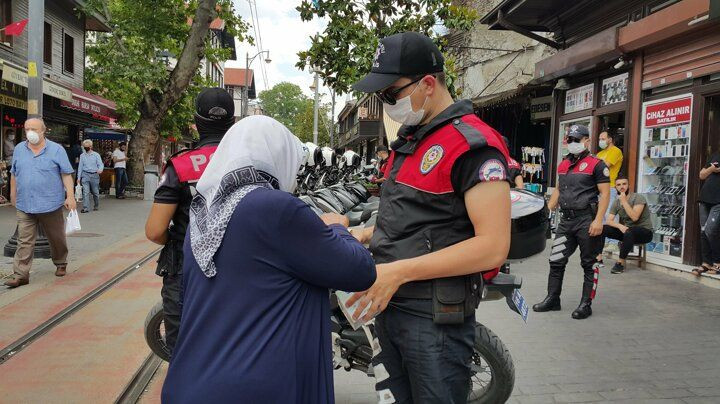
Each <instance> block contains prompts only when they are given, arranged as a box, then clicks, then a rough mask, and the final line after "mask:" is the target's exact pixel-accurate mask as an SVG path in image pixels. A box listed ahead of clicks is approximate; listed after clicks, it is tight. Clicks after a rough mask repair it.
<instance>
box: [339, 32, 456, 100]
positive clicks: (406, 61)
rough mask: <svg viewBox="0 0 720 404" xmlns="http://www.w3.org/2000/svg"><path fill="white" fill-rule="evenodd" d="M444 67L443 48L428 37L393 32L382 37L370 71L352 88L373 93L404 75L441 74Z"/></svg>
mask: <svg viewBox="0 0 720 404" xmlns="http://www.w3.org/2000/svg"><path fill="white" fill-rule="evenodd" d="M444 66H445V58H444V57H443V55H442V53H441V52H440V49H438V47H437V45H435V43H434V42H433V41H432V40H431V39H430V38H428V37H427V36H425V35H423V34H421V33H418V32H403V33H400V34H395V35H390V36H389V37H386V38H383V39H381V40H380V43H379V44H378V48H377V50H376V51H375V57H374V59H373V62H372V68H371V69H370V73H369V74H368V75H367V76H365V77H364V78H363V79H362V80H360V81H358V82H357V83H355V84H353V86H352V88H353V89H354V90H356V91H360V92H363V93H374V92H377V91H380V90H382V89H385V88H387V87H389V86H390V85H391V84H392V83H394V82H396V81H397V80H398V79H399V78H401V77H414V76H419V75H423V74H433V73H441V72H442V71H443V68H444Z"/></svg>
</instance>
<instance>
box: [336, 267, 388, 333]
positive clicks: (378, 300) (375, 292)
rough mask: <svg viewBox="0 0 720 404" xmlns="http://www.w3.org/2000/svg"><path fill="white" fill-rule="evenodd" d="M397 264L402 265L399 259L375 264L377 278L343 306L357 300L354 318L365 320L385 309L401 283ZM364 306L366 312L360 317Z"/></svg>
mask: <svg viewBox="0 0 720 404" xmlns="http://www.w3.org/2000/svg"><path fill="white" fill-rule="evenodd" d="M399 265H402V264H401V261H396V262H393V263H390V264H379V265H377V267H376V270H377V278H376V279H375V283H374V284H373V285H372V287H371V288H370V289H368V290H366V291H364V292H358V293H355V294H353V295H352V296H350V299H348V301H347V302H346V303H345V306H346V307H352V305H353V304H355V302H358V306H357V309H356V310H355V313H353V315H352V316H353V318H354V319H355V320H358V319H360V320H361V321H363V322H367V321H370V320H371V319H372V318H373V317H375V316H377V315H378V314H380V313H381V312H382V311H383V310H385V308H386V307H387V305H388V303H390V299H391V298H392V297H393V295H394V294H395V292H397V290H398V288H399V287H400V285H402V280H401V278H400V276H399V271H398V268H399ZM366 308H368V310H367V313H365V315H364V316H363V317H362V318H360V315H361V314H362V313H363V311H365V309H366Z"/></svg>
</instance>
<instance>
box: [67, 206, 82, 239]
mask: <svg viewBox="0 0 720 404" xmlns="http://www.w3.org/2000/svg"><path fill="white" fill-rule="evenodd" d="M80 230H82V227H80V215H78V213H77V210H75V209H73V210H71V211H70V213H69V214H68V217H67V221H66V222H65V235H70V234H73V233H77V232H79V231H80Z"/></svg>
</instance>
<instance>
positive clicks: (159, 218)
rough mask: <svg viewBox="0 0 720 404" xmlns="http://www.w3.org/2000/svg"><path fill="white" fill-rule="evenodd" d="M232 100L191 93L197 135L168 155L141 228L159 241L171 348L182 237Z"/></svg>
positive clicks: (214, 92) (219, 93)
mask: <svg viewBox="0 0 720 404" xmlns="http://www.w3.org/2000/svg"><path fill="white" fill-rule="evenodd" d="M234 115H235V104H234V101H233V99H232V97H231V96H230V94H228V92H227V91H225V90H223V89H221V88H208V89H204V90H203V91H201V92H200V94H199V95H198V96H197V98H196V99H195V125H196V126H197V130H198V133H199V134H200V141H199V142H198V143H197V145H196V147H195V148H194V149H191V150H183V151H181V152H179V153H177V154H176V155H174V156H171V157H170V158H169V159H168V161H167V163H166V164H165V170H164V172H163V175H162V178H161V179H160V184H159V186H158V189H157V191H156V192H155V202H154V203H153V205H152V209H151V210H150V215H149V216H148V219H147V223H146V224H145V234H146V236H147V238H148V239H149V240H150V241H152V242H154V243H156V244H160V245H163V246H164V247H163V250H162V252H161V254H160V259H159V260H158V266H157V270H156V273H157V274H158V275H159V276H161V277H162V278H163V287H162V292H161V295H162V299H163V312H164V320H165V342H166V343H167V345H168V347H169V348H170V352H172V350H173V348H174V347H175V342H176V340H177V336H178V331H179V327H180V313H181V307H180V296H181V294H182V265H183V242H184V240H185V233H186V231H187V227H188V223H189V221H190V203H191V202H192V197H193V192H194V191H193V189H194V187H195V185H196V184H197V182H198V180H199V179H200V176H202V174H203V172H204V171H205V168H206V167H207V165H208V163H209V162H210V157H211V156H212V155H213V153H215V149H217V145H218V144H219V143H220V140H222V137H223V136H224V135H225V132H227V131H228V129H230V127H231V126H233V124H234V123H235V116H234Z"/></svg>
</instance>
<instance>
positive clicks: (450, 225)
mask: <svg viewBox="0 0 720 404" xmlns="http://www.w3.org/2000/svg"><path fill="white" fill-rule="evenodd" d="M443 66H444V59H443V56H442V53H440V50H439V49H438V48H437V46H436V45H435V44H434V43H433V42H432V41H431V40H430V39H429V38H428V37H426V36H424V35H422V34H418V33H413V32H406V33H402V34H397V35H392V36H390V37H387V38H383V39H382V40H381V41H380V44H379V46H378V49H377V52H376V54H375V60H374V61H373V64H372V70H371V73H370V74H369V75H368V76H366V77H365V78H364V79H363V80H361V81H360V82H358V83H356V84H355V85H354V88H355V89H356V90H358V91H362V92H366V93H373V92H374V93H376V95H377V96H378V98H380V99H381V100H382V101H383V108H384V111H385V112H386V113H387V114H388V115H389V116H390V117H391V118H392V119H393V120H395V121H397V122H400V123H402V124H403V126H402V127H401V128H400V130H399V133H398V140H397V141H395V142H393V144H392V150H393V151H392V154H391V156H390V159H389V161H388V167H387V169H386V172H387V174H388V175H387V176H386V178H387V179H386V181H385V183H384V184H383V191H382V198H381V199H380V210H379V213H378V220H377V225H376V227H375V228H374V229H370V230H368V231H366V232H362V233H361V234H358V235H356V237H358V239H359V240H360V241H362V242H367V241H368V240H369V239H370V238H372V240H371V242H370V250H371V251H372V253H373V255H374V258H375V261H376V263H377V264H378V265H377V280H376V282H375V284H374V285H373V286H372V287H371V288H370V289H369V290H368V291H366V292H364V293H359V294H355V295H353V297H351V299H350V300H349V301H348V302H347V303H348V304H349V305H352V304H353V303H354V302H355V301H358V299H359V302H358V309H357V311H356V312H355V313H356V316H357V315H359V314H360V313H362V312H363V310H364V309H365V308H368V312H367V314H366V315H365V317H364V319H365V320H368V319H369V318H372V317H373V316H375V315H376V314H378V313H380V314H379V315H378V316H377V318H376V322H375V331H376V333H377V336H378V341H379V343H380V349H381V350H380V352H379V353H378V354H377V355H376V356H375V358H374V359H373V366H374V369H375V375H376V380H377V382H378V383H377V385H376V390H377V391H378V393H379V395H380V401H381V402H388V403H389V402H396V403H443V404H446V403H466V402H467V397H468V392H469V389H470V386H471V383H470V368H469V366H468V364H469V363H470V361H471V358H472V352H473V343H474V340H475V331H474V328H475V316H474V313H475V302H476V300H475V294H474V293H473V292H471V291H472V290H475V289H473V288H472V286H473V285H475V286H478V285H477V283H478V282H480V281H479V280H478V279H479V278H481V277H482V276H483V275H481V274H479V272H481V271H490V272H489V273H490V274H493V273H497V272H496V268H497V267H499V266H500V265H502V263H503V262H504V260H505V258H506V257H507V252H508V249H509V245H510V195H509V185H508V183H507V159H508V151H507V147H506V146H505V144H504V143H503V141H502V139H501V138H500V135H499V134H498V133H497V132H496V131H494V130H493V129H492V128H490V127H489V126H488V125H487V124H485V123H484V122H482V121H481V120H480V119H479V118H478V117H477V116H475V115H474V114H473V108H472V103H471V102H470V101H469V100H464V101H458V102H453V99H452V97H451V96H450V92H449V91H448V89H447V86H446V84H445V78H444V73H443ZM487 273H488V272H486V274H487ZM478 290H479V288H478ZM468 291H470V292H468ZM443 302H445V303H443ZM449 302H452V304H450V303H449Z"/></svg>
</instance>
